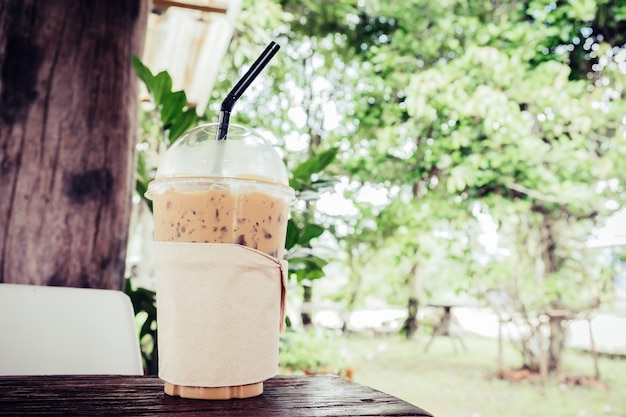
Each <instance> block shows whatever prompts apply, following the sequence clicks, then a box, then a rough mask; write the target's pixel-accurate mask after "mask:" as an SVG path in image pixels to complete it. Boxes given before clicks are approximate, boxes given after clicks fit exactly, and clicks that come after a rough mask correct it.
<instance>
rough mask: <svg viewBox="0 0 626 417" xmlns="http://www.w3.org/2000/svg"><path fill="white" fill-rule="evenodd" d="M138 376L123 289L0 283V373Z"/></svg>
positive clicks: (139, 366) (137, 351)
mask: <svg viewBox="0 0 626 417" xmlns="http://www.w3.org/2000/svg"><path fill="white" fill-rule="evenodd" d="M59 374H66V375H67V374H70V375H71V374H73V375H77V374H109V375H141V374H143V365H142V361H141V352H140V348H139V339H138V334H137V328H136V326H135V317H134V312H133V308H132V304H131V302H130V298H129V297H128V296H127V295H126V294H124V293H123V292H121V291H113V290H98V289H86V288H70V287H45V286H38V285H17V284H0V375H59Z"/></svg>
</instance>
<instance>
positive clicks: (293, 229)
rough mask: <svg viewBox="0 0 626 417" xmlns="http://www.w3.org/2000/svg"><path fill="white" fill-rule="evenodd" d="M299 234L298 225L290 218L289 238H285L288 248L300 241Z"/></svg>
mask: <svg viewBox="0 0 626 417" xmlns="http://www.w3.org/2000/svg"><path fill="white" fill-rule="evenodd" d="M299 234H300V233H299V232H298V226H297V225H296V223H295V222H294V221H293V220H292V219H289V221H287V238H286V240H285V249H286V250H289V249H291V248H293V247H294V246H295V245H296V244H297V243H298V237H299Z"/></svg>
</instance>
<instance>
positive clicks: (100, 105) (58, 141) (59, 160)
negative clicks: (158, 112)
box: [0, 0, 148, 290]
mask: <svg viewBox="0 0 626 417" xmlns="http://www.w3.org/2000/svg"><path fill="white" fill-rule="evenodd" d="M147 15H148V0H98V1H76V0H54V1H50V0H0V282H5V283H23V284H37V285H55V286H72V287H90V288H110V289H118V290H121V289H122V288H123V284H124V268H125V256H126V243H127V236H128V226H129V220H130V210H131V197H132V190H133V175H134V168H135V143H136V130H137V113H138V109H137V105H138V103H137V102H138V94H137V77H136V76H135V74H134V73H133V71H132V67H131V59H130V58H131V55H132V54H136V55H139V56H141V51H142V49H143V42H144V38H145V32H146V19H147Z"/></svg>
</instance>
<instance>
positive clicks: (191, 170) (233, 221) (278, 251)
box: [146, 124, 294, 399]
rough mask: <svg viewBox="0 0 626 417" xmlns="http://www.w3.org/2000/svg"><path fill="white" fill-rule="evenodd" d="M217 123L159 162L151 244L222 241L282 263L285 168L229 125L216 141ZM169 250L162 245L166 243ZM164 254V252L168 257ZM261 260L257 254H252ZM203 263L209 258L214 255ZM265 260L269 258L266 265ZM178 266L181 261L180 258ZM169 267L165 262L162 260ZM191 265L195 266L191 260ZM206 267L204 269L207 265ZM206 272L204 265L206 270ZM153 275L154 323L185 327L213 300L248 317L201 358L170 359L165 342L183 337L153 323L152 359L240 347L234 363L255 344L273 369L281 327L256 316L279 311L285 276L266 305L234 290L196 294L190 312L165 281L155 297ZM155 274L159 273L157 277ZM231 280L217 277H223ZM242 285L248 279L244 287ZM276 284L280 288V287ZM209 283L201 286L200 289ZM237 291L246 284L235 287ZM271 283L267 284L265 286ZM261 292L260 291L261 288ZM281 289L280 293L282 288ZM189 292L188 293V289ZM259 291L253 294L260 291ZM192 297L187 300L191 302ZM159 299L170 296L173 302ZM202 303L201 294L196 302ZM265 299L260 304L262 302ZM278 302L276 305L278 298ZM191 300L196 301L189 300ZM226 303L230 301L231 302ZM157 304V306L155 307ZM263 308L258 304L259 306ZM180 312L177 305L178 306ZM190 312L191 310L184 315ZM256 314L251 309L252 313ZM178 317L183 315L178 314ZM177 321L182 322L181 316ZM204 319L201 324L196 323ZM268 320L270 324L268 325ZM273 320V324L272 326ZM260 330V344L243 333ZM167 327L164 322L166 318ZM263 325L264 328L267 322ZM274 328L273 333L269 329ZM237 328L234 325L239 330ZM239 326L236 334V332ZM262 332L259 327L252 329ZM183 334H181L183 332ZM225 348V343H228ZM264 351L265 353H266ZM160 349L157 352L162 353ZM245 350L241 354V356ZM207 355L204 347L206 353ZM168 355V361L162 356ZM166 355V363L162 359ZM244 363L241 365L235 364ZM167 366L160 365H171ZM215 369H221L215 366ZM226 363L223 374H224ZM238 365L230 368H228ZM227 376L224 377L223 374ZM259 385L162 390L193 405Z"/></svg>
mask: <svg viewBox="0 0 626 417" xmlns="http://www.w3.org/2000/svg"><path fill="white" fill-rule="evenodd" d="M217 128H218V125H217V124H209V125H203V126H199V127H197V128H195V129H192V130H190V131H189V132H187V133H186V134H184V135H183V136H181V137H180V138H179V139H178V140H176V141H175V142H174V143H173V144H172V145H171V146H170V148H169V149H168V150H167V152H166V153H165V155H164V157H163V159H162V161H161V163H160V164H159V167H158V170H157V173H156V177H155V180H154V181H152V182H151V183H150V184H149V186H148V191H147V193H146V196H147V197H148V198H150V199H152V201H153V214H154V240H155V241H156V243H162V242H186V243H188V242H192V243H227V244H239V245H243V246H247V247H249V248H253V249H256V250H258V251H260V252H263V253H265V254H267V255H270V256H271V257H273V258H278V259H282V258H283V255H284V247H285V239H286V233H287V220H288V217H289V205H290V203H291V201H292V200H293V198H294V191H293V190H292V189H291V188H290V187H289V180H288V175H287V170H286V168H285V166H284V163H283V161H282V159H281V158H280V156H279V155H278V154H277V152H276V151H275V149H274V148H273V147H272V146H271V144H269V143H268V142H267V141H265V140H264V139H263V138H262V137H261V136H260V135H259V134H258V133H256V132H254V131H253V130H250V129H248V128H244V127H242V126H238V125H231V126H229V130H228V136H227V139H226V140H219V141H218V140H216V139H215V138H216V133H217ZM168 245H169V243H168ZM168 256H170V255H169V253H168ZM258 256H261V257H263V256H264V255H262V254H258ZM209 257H214V256H213V253H211V254H210V255H209ZM273 258H271V259H273ZM180 261H181V263H185V262H186V260H185V259H181V260H180ZM168 262H169V261H168ZM194 262H195V261H194ZM207 265H208V263H207ZM206 268H209V267H206ZM156 274H157V308H158V314H159V317H167V319H170V318H172V317H180V316H186V317H189V320H190V321H194V320H195V321H196V322H198V320H199V319H198V317H199V316H200V315H202V314H204V315H205V316H206V313H204V312H203V313H198V314H196V312H197V311H199V310H202V308H203V307H204V306H203V304H207V303H210V301H208V300H209V299H211V298H213V300H216V297H218V298H219V300H218V301H214V303H216V304H220V303H222V300H224V299H228V300H227V303H226V304H228V305H239V306H242V305H245V307H246V308H247V309H248V313H246V314H242V315H241V316H245V317H247V318H246V319H245V320H247V321H248V322H247V323H232V325H231V324H230V323H229V327H228V333H229V334H230V336H229V337H230V339H231V340H232V337H233V336H232V335H233V334H235V336H234V337H236V338H237V337H239V336H237V335H238V334H240V335H241V340H238V341H236V343H231V342H227V341H226V339H228V338H227V337H226V336H225V335H224V346H221V345H220V346H217V347H215V348H214V351H213V352H216V354H212V355H205V356H202V357H193V358H181V357H173V356H175V354H170V353H169V352H174V351H173V350H171V348H170V346H171V344H172V343H178V341H180V340H182V339H185V334H183V335H182V336H181V331H182V330H181V329H182V328H187V325H188V323H187V322H185V323H184V326H179V327H180V329H178V328H176V327H177V326H176V325H171V324H167V325H166V326H161V322H160V321H159V318H157V322H158V323H159V360H160V366H161V364H163V363H164V362H161V361H165V360H167V361H174V362H175V361H178V362H177V363H180V361H188V362H186V363H194V361H216V360H217V359H216V358H215V356H216V355H219V353H220V352H224V351H229V354H230V355H231V356H230V357H233V355H234V356H237V355H239V353H233V350H236V349H240V348H241V349H244V351H242V352H241V355H240V357H242V358H246V357H248V356H249V353H250V351H251V350H254V349H257V351H260V350H261V349H259V346H261V345H263V346H265V347H266V348H265V350H264V351H270V352H271V354H268V355H267V357H263V358H261V361H257V362H262V361H265V362H267V363H268V366H267V367H266V368H269V369H270V370H271V368H272V367H275V368H276V371H277V368H278V360H277V359H278V339H279V334H278V331H279V330H278V328H279V324H280V321H281V320H282V319H281V320H279V316H278V314H279V313H276V314H274V313H271V314H270V315H269V316H268V317H270V318H269V319H267V320H266V321H265V322H264V323H263V324H261V321H262V320H264V319H263V318H261V317H260V316H261V315H260V314H256V311H260V310H262V309H263V308H265V307H264V306H270V309H272V310H273V309H274V308H275V307H274V306H280V305H281V304H282V305H284V304H283V302H284V278H283V281H280V279H279V281H280V282H278V281H277V282H276V284H275V285H276V286H277V287H276V289H277V291H276V292H274V290H272V291H271V292H270V295H269V296H268V297H269V299H266V300H265V301H264V300H260V299H259V298H262V297H261V296H256V295H255V296H253V297H251V298H250V299H244V300H242V299H241V295H240V294H238V293H239V292H240V291H239V292H238V291H227V292H226V293H225V294H223V295H216V294H215V293H214V292H211V291H210V290H207V289H206V288H198V291H197V293H198V294H202V293H203V291H204V294H207V296H206V297H205V298H203V299H202V300H200V301H199V302H197V301H196V303H197V304H196V305H197V306H198V307H197V309H196V310H194V308H196V307H190V302H187V300H185V299H179V298H181V297H177V296H175V295H173V293H177V286H178V284H177V282H178V281H173V280H171V278H169V277H166V279H168V278H169V281H167V286H165V285H164V286H163V287H162V288H168V291H164V292H163V293H161V292H160V291H159V290H160V286H159V280H161V279H162V278H163V277H162V275H163V273H162V272H161V271H159V270H158V269H156ZM160 274H161V275H160ZM226 278H228V279H231V278H233V277H223V276H222V277H221V278H218V280H222V279H226ZM200 282H201V283H200V284H198V286H199V287H204V286H205V284H204V282H205V280H204V279H203V280H201V281H200ZM246 282H249V281H246ZM281 282H282V287H281ZM207 285H208V284H207ZM241 285H246V286H247V285H250V284H245V283H242V284H241ZM272 285H274V284H272ZM264 288H265V287H264ZM281 288H282V289H281ZM194 292H195V291H194ZM261 292H262V291H259V293H261ZM196 295H197V294H194V297H195V296H196ZM166 297H173V298H176V301H175V302H174V303H171V302H170V301H171V299H172V298H170V299H167V300H165V298H166ZM202 297H204V296H202ZM268 297H266V298H268ZM281 297H282V299H281ZM195 298H198V297H195ZM230 298H232V300H231V299H230ZM162 300H163V301H164V302H163V306H166V307H163V308H162V307H161V305H162V304H161V303H162ZM263 303H264V304H263ZM179 306H180V307H179ZM190 309H191V310H192V311H191V312H190V311H189V310H190ZM255 309H257V310H255ZM183 310H184V311H185V312H184V313H183V312H182V311H183ZM228 313H229V312H225V313H224V317H220V314H221V313H220V312H218V313H217V314H215V315H213V314H211V315H210V317H209V318H208V320H209V321H210V323H209V322H207V321H200V323H199V324H193V326H196V327H194V329H195V330H194V332H195V333H196V334H197V333H199V332H207V330H206V329H209V328H216V327H219V325H220V323H221V322H226V321H227V320H231V319H232V316H228ZM184 320H187V318H185V319H184ZM203 320H204V319H203ZM268 320H269V321H268ZM274 320H275V321H274ZM257 321H258V322H259V326H261V325H265V326H267V327H269V328H270V331H268V332H266V333H264V334H263V336H262V339H263V340H259V338H257V339H251V340H248V339H246V337H249V335H248V333H249V332H248V331H246V329H249V328H250V327H246V326H253V327H254V326H256V322H257ZM168 322H169V320H168ZM268 323H269V324H268ZM273 325H275V327H273ZM238 326H239V327H238ZM239 328H241V329H242V330H241V331H239V330H237V329H239ZM259 328H261V327H259ZM185 331H186V330H185ZM218 333H219V332H218ZM207 340H210V341H211V343H212V341H215V340H220V334H215V331H213V333H212V334H209V335H207ZM229 343H231V344H230V345H229ZM268 346H269V348H267V347H268ZM162 348H163V349H162ZM245 349H248V351H245ZM205 350H206V349H205ZM167 355H169V356H167ZM166 356H167V357H166ZM242 362H243V361H242ZM171 363H173V362H167V364H168V365H169V364H171ZM220 366H221V365H220ZM228 366H229V365H228V364H226V365H224V366H223V368H224V369H228ZM237 366H241V364H234V365H233V367H232V368H230V369H235V368H236V367H237ZM224 372H228V371H224ZM262 391H263V382H262V381H260V382H254V383H248V384H242V385H234V386H233V385H232V384H231V385H226V386H209V387H205V386H189V385H186V384H175V383H170V382H168V381H167V380H166V381H165V392H166V393H167V394H170V395H178V396H181V397H188V398H199V399H229V398H247V397H252V396H256V395H259V394H261V393H262Z"/></svg>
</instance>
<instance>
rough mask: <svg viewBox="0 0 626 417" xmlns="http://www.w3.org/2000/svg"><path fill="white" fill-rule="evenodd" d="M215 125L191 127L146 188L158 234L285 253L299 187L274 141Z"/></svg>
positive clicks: (235, 127) (166, 238) (160, 238)
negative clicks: (224, 133) (223, 135)
mask: <svg viewBox="0 0 626 417" xmlns="http://www.w3.org/2000/svg"><path fill="white" fill-rule="evenodd" d="M216 132H217V124H209V125H203V126H199V127H197V128H195V129H192V130H190V131H189V132H188V133H186V134H185V135H183V136H182V137H181V138H179V139H178V140H177V141H176V142H174V144H172V145H171V146H170V148H169V149H168V151H167V152H166V154H165V156H164V158H163V160H162V162H161V163H160V165H159V167H158V170H157V173H156V178H155V180H154V181H153V182H151V183H150V185H149V187H148V192H147V194H146V195H147V196H148V197H149V198H152V200H153V213H154V239H155V240H156V241H173V242H207V243H208V242H213V243H237V244H241V245H244V246H248V247H251V248H253V249H257V250H260V251H261V252H264V253H267V254H268V255H271V256H274V257H277V258H282V257H283V254H284V247H285V237H286V232H287V220H288V217H289V204H290V202H291V200H292V199H293V197H294V191H293V190H292V189H291V188H290V187H289V179H288V175H287V170H286V168H285V165H284V164H283V161H282V160H281V158H280V156H279V155H278V154H277V153H276V151H275V150H274V148H273V147H272V146H271V145H270V144H269V143H268V142H266V141H265V140H264V139H263V138H262V137H261V136H260V135H259V134H258V133H256V132H254V131H252V130H250V129H247V128H244V127H242V126H238V125H231V126H230V127H229V133H228V138H227V140H219V141H218V140H215V135H216Z"/></svg>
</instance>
